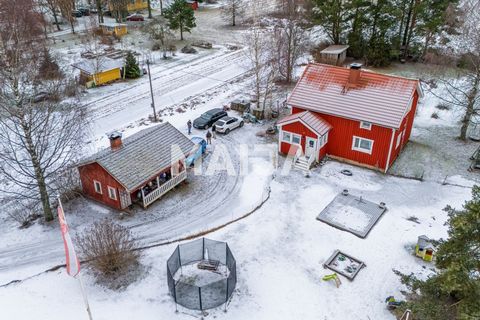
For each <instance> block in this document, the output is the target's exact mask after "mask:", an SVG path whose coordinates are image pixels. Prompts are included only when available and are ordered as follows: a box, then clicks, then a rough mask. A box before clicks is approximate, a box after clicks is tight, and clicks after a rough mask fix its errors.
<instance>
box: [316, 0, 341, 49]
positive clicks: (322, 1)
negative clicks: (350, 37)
mask: <svg viewBox="0 0 480 320" xmlns="http://www.w3.org/2000/svg"><path fill="white" fill-rule="evenodd" d="M313 5H314V8H313V10H312V18H313V21H314V22H315V23H317V24H319V25H321V26H322V27H323V29H324V30H325V32H326V33H327V35H328V37H329V38H330V40H331V41H333V43H334V44H342V42H344V41H345V36H346V34H345V32H346V29H347V27H348V21H349V19H350V17H349V13H350V10H349V5H350V1H349V0H348V1H345V0H313Z"/></svg>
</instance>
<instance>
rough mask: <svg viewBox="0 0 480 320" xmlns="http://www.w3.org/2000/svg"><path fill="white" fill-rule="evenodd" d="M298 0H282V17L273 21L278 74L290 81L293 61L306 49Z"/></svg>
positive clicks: (305, 38)
mask: <svg viewBox="0 0 480 320" xmlns="http://www.w3.org/2000/svg"><path fill="white" fill-rule="evenodd" d="M297 2H298V0H283V4H282V18H281V19H277V20H276V21H275V23H274V33H273V36H274V40H275V43H276V46H275V47H274V49H275V50H274V57H275V62H276V67H277V69H278V73H279V76H280V77H282V79H283V80H284V81H285V82H287V83H290V82H292V80H293V79H292V78H293V69H294V67H295V63H296V62H297V60H298V59H299V58H300V56H301V55H302V54H303V53H304V52H305V50H306V44H307V37H306V32H305V29H304V28H303V26H302V22H303V20H302V15H301V13H300V8H299V5H298V3H297Z"/></svg>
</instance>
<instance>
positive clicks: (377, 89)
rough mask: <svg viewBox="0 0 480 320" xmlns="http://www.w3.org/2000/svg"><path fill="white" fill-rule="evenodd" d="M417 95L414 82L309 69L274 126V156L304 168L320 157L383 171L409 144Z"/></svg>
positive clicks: (354, 68) (356, 70)
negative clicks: (276, 152)
mask: <svg viewBox="0 0 480 320" xmlns="http://www.w3.org/2000/svg"><path fill="white" fill-rule="evenodd" d="M421 96H422V90H421V87H420V83H419V81H418V80H414V79H407V78H402V77H398V76H392V75H385V74H379V73H374V72H370V71H366V70H362V69H361V65H360V64H352V65H351V66H350V68H344V67H336V66H330V65H324V64H310V65H308V66H307V68H306V69H305V72H304V73H303V75H302V77H301V78H300V80H299V81H298V83H297V85H296V86H295V89H294V90H293V92H292V94H291V95H290V97H289V98H288V101H287V103H288V105H289V106H291V108H292V114H291V115H289V116H287V117H285V118H283V119H281V120H280V121H278V123H277V125H278V127H279V131H280V136H279V142H278V148H279V152H281V153H284V154H291V155H294V156H295V161H296V165H297V166H298V167H300V168H303V169H308V168H309V167H310V166H311V164H312V163H313V162H315V161H319V160H321V159H322V158H323V157H324V156H325V155H328V156H329V157H332V158H336V159H339V160H343V161H346V162H350V163H353V164H358V165H362V166H365V167H369V168H373V169H377V170H381V171H383V172H387V170H388V168H390V166H391V165H392V163H393V162H394V161H395V159H396V158H397V157H398V155H399V154H400V152H401V150H402V148H403V147H404V146H405V144H406V143H407V142H408V139H409V138H410V133H411V131H412V126H413V119H414V117H415V111H416V108H417V102H418V99H419V98H420V97H421Z"/></svg>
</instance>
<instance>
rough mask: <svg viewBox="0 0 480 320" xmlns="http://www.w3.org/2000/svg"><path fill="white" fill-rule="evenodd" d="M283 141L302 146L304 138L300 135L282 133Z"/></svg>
mask: <svg viewBox="0 0 480 320" xmlns="http://www.w3.org/2000/svg"><path fill="white" fill-rule="evenodd" d="M282 141H283V142H288V143H291V144H300V143H301V141H302V136H301V135H299V134H295V133H291V132H287V131H282Z"/></svg>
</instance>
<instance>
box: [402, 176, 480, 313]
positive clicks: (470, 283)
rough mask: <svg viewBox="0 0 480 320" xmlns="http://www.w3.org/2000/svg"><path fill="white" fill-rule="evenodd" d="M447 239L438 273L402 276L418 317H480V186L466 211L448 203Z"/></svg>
mask: <svg viewBox="0 0 480 320" xmlns="http://www.w3.org/2000/svg"><path fill="white" fill-rule="evenodd" d="M445 210H446V211H447V212H448V216H449V219H448V221H447V225H448V239H446V240H443V239H442V240H440V241H439V242H438V250H437V253H436V263H435V264H436V267H437V272H436V274H434V275H433V276H431V277H430V278H428V279H427V280H420V279H418V278H416V277H415V276H413V275H404V274H401V273H399V272H396V273H397V274H399V275H401V277H402V282H404V283H405V284H407V286H408V287H409V288H410V289H411V290H412V292H411V293H412V294H411V295H410V296H411V297H413V299H412V300H411V301H408V302H407V304H406V305H405V308H409V309H411V310H412V311H413V314H414V315H415V319H423V320H437V319H468V320H469V319H480V303H479V301H480V187H478V186H475V187H474V188H473V190H472V200H470V201H467V202H466V203H465V205H464V206H463V210H455V209H454V208H452V207H450V206H447V208H445Z"/></svg>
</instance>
